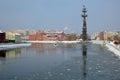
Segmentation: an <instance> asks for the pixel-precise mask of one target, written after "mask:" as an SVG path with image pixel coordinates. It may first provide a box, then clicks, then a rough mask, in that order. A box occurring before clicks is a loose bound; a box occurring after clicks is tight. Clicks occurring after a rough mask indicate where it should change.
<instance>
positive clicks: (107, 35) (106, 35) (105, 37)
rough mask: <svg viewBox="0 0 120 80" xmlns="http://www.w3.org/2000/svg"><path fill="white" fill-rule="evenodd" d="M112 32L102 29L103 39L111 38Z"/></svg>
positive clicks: (112, 37) (112, 36)
mask: <svg viewBox="0 0 120 80" xmlns="http://www.w3.org/2000/svg"><path fill="white" fill-rule="evenodd" d="M113 39H114V32H112V31H104V40H113Z"/></svg>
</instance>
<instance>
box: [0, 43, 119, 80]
mask: <svg viewBox="0 0 120 80" xmlns="http://www.w3.org/2000/svg"><path fill="white" fill-rule="evenodd" d="M0 80H120V60H119V59H118V58H117V57H116V56H115V55H114V54H113V53H112V52H110V51H108V50H107V49H106V48H105V47H102V46H101V45H98V44H88V45H82V44H57V45H56V44H33V45H32V46H31V47H27V48H17V49H10V50H3V51H0Z"/></svg>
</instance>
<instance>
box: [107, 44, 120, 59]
mask: <svg viewBox="0 0 120 80" xmlns="http://www.w3.org/2000/svg"><path fill="white" fill-rule="evenodd" d="M105 46H106V47H108V49H109V50H110V51H112V52H114V53H115V55H117V56H119V58H120V48H118V47H117V46H116V45H114V44H112V43H108V42H105Z"/></svg>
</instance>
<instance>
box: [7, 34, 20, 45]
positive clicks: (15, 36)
mask: <svg viewBox="0 0 120 80" xmlns="http://www.w3.org/2000/svg"><path fill="white" fill-rule="evenodd" d="M6 41H7V42H8V43H9V42H12V43H19V42H21V35H20V34H19V33H13V32H6Z"/></svg>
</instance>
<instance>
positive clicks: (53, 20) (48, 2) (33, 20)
mask: <svg viewBox="0 0 120 80" xmlns="http://www.w3.org/2000/svg"><path fill="white" fill-rule="evenodd" d="M83 5H85V6H86V8H87V10H88V12H87V14H88V17H87V27H88V33H94V32H97V31H103V30H120V0H0V30H11V29H37V30H38V29H39V30H48V29H49V30H66V31H70V32H76V33H81V31H82V17H81V14H82V8H83Z"/></svg>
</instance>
